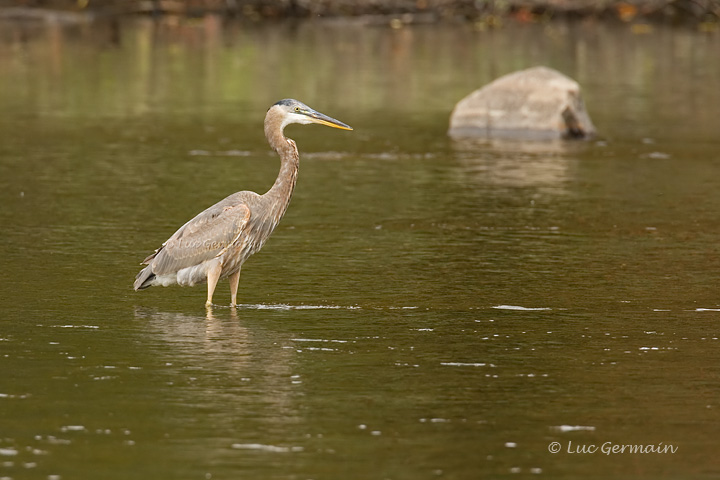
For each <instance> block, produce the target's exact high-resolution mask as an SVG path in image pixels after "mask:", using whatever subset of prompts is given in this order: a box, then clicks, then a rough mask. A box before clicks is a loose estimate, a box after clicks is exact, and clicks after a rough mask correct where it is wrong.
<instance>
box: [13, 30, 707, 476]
mask: <svg viewBox="0 0 720 480" xmlns="http://www.w3.org/2000/svg"><path fill="white" fill-rule="evenodd" d="M0 36H1V38H2V42H1V43H0V106H1V110H2V111H3V113H4V114H3V115H2V117H1V118H0V139H1V141H0V185H1V186H2V188H0V201H1V205H2V209H0V224H1V225H2V232H3V235H2V237H1V238H2V240H0V256H1V257H0V258H2V268H1V269H0V298H2V299H3V309H2V318H1V320H0V371H2V375H0V477H3V478H13V479H21V478H23V479H24V478H38V479H58V478H62V479H70V478H73V479H82V478H87V479H97V478H104V479H114V478H117V479H125V478H173V479H185V478H187V479H198V478H199V479H208V478H228V479H236V478H255V479H257V478H266V479H336V478H345V479H367V478H378V479H385V478H387V479H422V478H448V479H475V478H481V477H492V478H498V477H525V476H528V477H533V478H535V477H547V478H559V479H571V478H659V477H662V478H683V479H687V478H711V477H715V476H717V475H718V474H720V464H719V463H718V460H717V455H716V450H717V439H716V436H717V430H718V427H719V426H720V414H719V413H718V412H719V409H720V405H718V400H717V399H718V398H719V394H720V388H719V387H718V381H719V380H720V378H719V377H720V370H719V369H718V366H717V365H718V360H720V358H719V357H720V354H718V345H719V344H718V335H719V333H720V332H719V331H718V327H717V325H718V319H719V318H720V317H718V315H720V313H718V312H720V301H719V300H718V293H717V288H716V280H717V279H716V274H715V272H716V271H717V270H718V268H717V267H718V261H719V259H718V248H717V242H716V238H717V237H718V234H720V222H719V221H718V220H717V214H716V212H717V211H718V210H720V193H718V192H720V180H718V179H719V178H720V175H718V171H720V159H719V158H718V155H717V151H718V147H719V146H720V144H719V142H718V135H717V125H718V124H719V122H720V110H719V109H718V105H720V89H719V88H718V84H719V82H720V64H718V62H717V61H716V56H717V52H718V49H719V48H720V36H718V35H716V34H715V35H713V34H709V35H708V34H698V33H694V32H691V31H687V30H682V29H671V28H662V27H655V28H654V29H653V30H652V31H651V32H649V33H648V34H645V35H636V34H633V33H632V31H631V29H630V28H625V27H617V28H611V27H608V26H603V25H595V24H576V25H564V24H549V25H534V26H532V25H531V26H513V25H508V26H506V28H504V29H500V30H494V31H486V32H479V31H475V30H474V29H473V28H472V26H471V25H467V26H466V25H450V26H424V27H417V28H406V29H401V30H399V31H395V30H391V29H385V28H368V27H361V26H358V25H354V24H340V23H337V22H334V23H333V22H325V23H323V22H315V23H309V24H269V25H265V26H245V25H237V24H232V23H225V22H222V21H220V20H218V19H215V18H212V17H209V18H208V19H205V20H194V21H182V22H179V23H173V22H158V23H153V22H151V21H147V20H144V19H135V20H132V21H126V22H122V23H119V24H117V25H114V27H113V28H108V25H102V24H101V25H98V26H83V27H65V28H61V27H59V26H33V25H24V26H18V25H3V27H2V34H1V35H0ZM537 64H544V65H548V66H550V67H553V68H556V69H558V70H560V71H563V72H564V73H566V74H568V75H569V76H571V77H573V78H575V79H576V80H578V81H579V82H580V83H581V85H582V86H583V92H584V96H585V102H586V104H587V106H588V109H589V112H590V115H591V117H592V118H593V121H594V123H595V125H596V126H597V128H598V130H599V132H600V138H598V139H596V140H594V141H591V142H583V143H569V144H568V143H520V144H518V143H507V142H480V141H451V140H450V139H448V138H447V137H446V135H445V131H446V128H447V122H448V118H449V114H450V111H451V110H452V107H453V105H454V103H455V102H456V101H458V100H459V99H460V98H462V97H463V96H465V95H466V94H468V93H470V92H471V91H472V90H474V89H475V88H478V87H480V86H481V85H483V84H484V83H487V82H488V81H490V80H492V79H494V78H496V77H497V76H499V75H502V74H504V73H509V72H511V71H514V70H516V69H520V68H526V67H530V66H534V65H537ZM284 97H295V98H298V99H300V100H302V101H304V102H306V103H308V104H309V105H311V106H313V107H315V108H317V109H318V110H320V111H322V112H324V113H327V114H329V115H331V116H333V117H336V118H338V119H340V120H342V121H344V122H347V123H349V124H350V125H352V126H353V127H354V128H355V130H354V131H353V132H341V131H337V130H331V129H325V128H321V127H316V126H312V127H302V126H292V127H288V129H287V132H286V133H287V134H288V135H289V136H290V137H292V138H294V139H295V140H296V141H297V142H298V145H299V147H300V151H301V171H300V178H299V182H298V187H297V190H296V192H295V195H294V198H293V202H292V204H291V205H290V208H289V210H288V213H287V215H286V217H285V218H284V220H283V221H282V223H281V224H280V226H279V227H278V229H277V230H276V232H275V233H274V235H273V237H272V238H271V239H270V240H269V241H268V243H267V245H266V246H265V248H264V249H263V251H262V252H260V253H259V254H257V255H256V256H255V257H253V258H252V259H251V260H249V261H248V263H247V264H246V266H245V267H244V269H243V274H242V278H241V285H240V301H241V302H242V306H241V307H240V308H237V309H231V308H229V307H225V306H223V305H224V304H225V303H226V302H229V291H228V287H227V283H224V282H223V283H221V284H220V285H219V287H218V290H217V291H216V297H215V300H216V301H217V302H218V305H217V306H215V307H213V308H211V309H209V310H206V309H205V307H204V305H203V302H204V299H205V291H204V288H203V287H196V288H192V289H189V288H178V287H176V288H167V289H162V288H153V289H150V290H147V291H143V292H133V291H132V289H131V285H132V281H133V278H134V275H135V274H136V273H137V271H138V269H139V265H138V264H139V262H140V260H142V258H144V257H145V256H146V255H147V254H148V253H150V252H152V251H153V250H154V249H155V248H157V247H158V246H159V245H160V244H161V243H162V241H164V240H165V239H166V238H167V237H168V236H169V235H170V234H172V232H173V231H174V230H175V229H176V228H177V227H179V226H180V225H182V224H183V223H184V222H185V221H186V220H188V219H189V218H190V217H192V216H193V215H195V214H196V213H198V212H199V211H201V210H202V209H204V208H205V207H207V206H209V205H211V204H213V203H214V202H216V201H218V200H220V199H221V198H223V197H224V196H226V195H228V194H230V193H232V192H235V191H238V190H244V189H250V190H255V191H258V192H264V191H265V190H267V189H268V188H269V187H270V185H272V182H273V180H274V178H275V175H276V174H277V169H278V165H279V163H278V160H277V159H276V158H275V157H274V156H273V155H272V154H271V152H269V151H268V150H269V149H268V147H267V145H266V143H265V140H264V138H263V136H262V123H261V122H262V118H263V115H264V113H265V111H266V109H267V108H268V106H269V105H270V104H272V103H273V102H275V101H276V100H278V99H280V98H284ZM552 442H559V444H560V447H561V450H560V452H558V453H555V454H553V453H550V451H549V447H550V445H551V444H552ZM626 444H628V445H660V444H662V445H673V446H674V447H675V448H676V450H675V453H661V454H657V453H645V454H642V453H634V454H631V453H623V454H611V455H606V454H604V453H603V451H600V452H599V453H598V452H595V453H579V450H578V447H580V448H590V447H591V446H593V445H595V446H597V447H598V448H600V447H601V446H602V445H610V446H612V445H626Z"/></svg>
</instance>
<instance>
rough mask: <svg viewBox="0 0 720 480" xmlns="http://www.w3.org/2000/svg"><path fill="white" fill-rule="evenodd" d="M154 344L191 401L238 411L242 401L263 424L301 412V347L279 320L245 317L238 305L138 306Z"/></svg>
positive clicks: (165, 371) (138, 314)
mask: <svg viewBox="0 0 720 480" xmlns="http://www.w3.org/2000/svg"><path fill="white" fill-rule="evenodd" d="M135 318H136V320H139V321H142V322H144V324H145V325H146V328H147V331H148V332H147V335H148V336H154V341H151V342H150V344H149V348H152V349H154V350H155V354H156V355H157V356H158V357H159V360H160V361H159V362H158V364H159V365H161V366H164V367H165V366H167V367H166V368H163V375H167V374H168V369H169V370H170V371H169V373H170V374H171V376H172V377H173V378H172V380H171V381H172V382H173V383H174V385H176V386H181V385H184V386H186V387H187V388H181V389H178V390H177V391H176V392H175V393H176V394H177V395H180V396H182V398H181V399H179V400H181V401H182V402H183V403H185V404H189V405H197V406H199V407H200V406H202V407H213V408H218V409H221V410H224V409H227V408H231V407H232V410H233V411H235V410H236V409H237V408H238V406H241V408H242V409H244V411H245V412H246V413H244V414H243V416H245V415H249V414H250V413H252V412H254V413H253V415H254V416H255V417H254V418H256V419H257V418H262V419H264V420H263V428H267V427H270V426H272V425H274V424H276V423H280V422H287V421H288V420H289V419H290V420H292V419H293V418H296V417H297V415H298V411H297V410H298V409H297V406H296V402H295V398H296V397H298V396H302V395H303V388H304V385H303V384H302V382H301V381H299V377H298V375H295V374H294V369H295V368H296V364H297V363H298V359H297V358H296V357H297V352H296V350H295V349H293V348H289V347H290V345H291V344H292V341H291V335H290V334H289V333H287V332H279V331H278V329H276V328H273V327H272V325H273V322H267V321H266V320H265V319H263V321H262V322H256V321H255V319H254V318H249V319H243V318H242V314H241V315H238V311H237V310H236V309H235V308H232V307H212V306H211V307H207V309H206V311H205V315H192V314H188V313H183V312H161V311H158V310H154V309H148V308H140V307H137V308H136V309H135Z"/></svg>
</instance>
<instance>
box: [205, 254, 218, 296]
mask: <svg viewBox="0 0 720 480" xmlns="http://www.w3.org/2000/svg"><path fill="white" fill-rule="evenodd" d="M220 272H222V265H220V263H216V264H215V265H213V266H212V267H210V268H209V269H208V272H207V285H208V297H207V302H205V305H212V297H213V293H214V292H215V287H216V286H217V282H218V280H219V279H220Z"/></svg>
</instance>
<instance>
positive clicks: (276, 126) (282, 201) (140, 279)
mask: <svg viewBox="0 0 720 480" xmlns="http://www.w3.org/2000/svg"><path fill="white" fill-rule="evenodd" d="M292 123H300V124H308V123H318V124H320V125H327V126H329V127H334V128H341V129H343V130H352V128H351V127H350V126H348V125H345V124H344V123H342V122H340V121H338V120H335V119H334V118H330V117H328V116H327V115H324V114H322V113H320V112H317V111H315V110H313V109H312V108H310V107H308V106H307V105H305V104H304V103H301V102H298V101H297V100H292V99H285V100H280V101H279V102H277V103H276V104H275V105H273V106H272V107H270V109H269V110H268V112H267V115H266V116H265V136H266V137H267V140H268V142H269V143H270V146H271V147H272V149H273V150H275V151H276V152H277V154H278V155H279V156H280V173H279V174H278V177H277V179H276V180H275V184H274V185H273V186H272V188H270V190H268V191H267V193H265V194H264V195H258V194H257V193H255V192H248V191H243V192H238V193H234V194H232V195H230V196H229V197H227V198H226V199H224V200H221V201H220V202H218V203H216V204H215V205H213V206H212V207H210V208H208V209H207V210H205V211H203V212H201V213H200V214H198V215H197V216H196V217H195V218H193V219H192V220H190V221H189V222H187V223H186V224H185V225H183V226H182V227H180V229H179V230H178V231H177V232H175V233H174V234H173V235H172V236H171V237H170V238H169V239H168V240H167V241H166V242H165V243H163V244H162V246H161V247H160V248H158V249H157V250H155V253H153V254H152V255H150V256H148V257H147V258H146V259H145V260H144V261H143V265H147V267H145V268H143V269H142V270H141V271H140V273H138V274H137V277H135V284H134V288H135V290H142V289H144V288H147V287H151V286H156V285H162V286H168V285H172V284H175V283H177V284H179V285H189V286H192V285H195V284H197V283H203V282H207V286H208V290H207V292H208V295H207V302H206V304H207V305H211V304H212V297H213V292H214V291H215V286H216V285H217V282H218V280H219V279H221V278H225V277H230V299H231V305H236V304H237V291H238V284H239V282H240V268H241V267H242V265H243V263H244V262H245V260H247V259H248V257H250V255H252V254H253V253H255V252H257V251H258V250H260V249H261V248H262V246H263V245H264V244H265V241H266V240H267V239H268V237H269V236H270V234H271V233H272V232H273V230H274V229H275V227H276V226H277V224H278V222H280V219H281V218H282V217H283V215H284V214H285V211H286V210H287V207H288V205H289V204H290V198H291V197H292V193H293V190H294V189H295V182H296V181H297V173H298V167H299V165H300V157H299V154H298V149H297V146H296V145H295V142H294V141H292V140H290V139H289V138H286V137H285V135H284V134H283V130H284V128H285V127H286V126H287V125H290V124H292Z"/></svg>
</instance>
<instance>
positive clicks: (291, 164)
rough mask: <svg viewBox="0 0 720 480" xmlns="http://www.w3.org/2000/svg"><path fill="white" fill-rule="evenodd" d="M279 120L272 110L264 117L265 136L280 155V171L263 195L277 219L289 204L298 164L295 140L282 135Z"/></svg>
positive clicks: (280, 120)
mask: <svg viewBox="0 0 720 480" xmlns="http://www.w3.org/2000/svg"><path fill="white" fill-rule="evenodd" d="M281 122H282V119H281V118H279V116H275V115H273V114H272V111H271V112H268V115H267V117H266V118H265V136H266V137H267V140H268V143H270V146H271V147H272V149H273V150H275V151H276V152H277V154H278V155H279V156H280V173H278V176H277V179H275V183H274V184H273V186H272V188H270V190H268V191H267V193H265V195H263V197H264V198H267V199H268V200H269V201H270V208H271V209H272V211H273V213H274V214H275V216H276V218H277V221H279V220H280V218H281V217H282V216H283V215H284V214H285V210H287V207H288V205H289V204H290V198H291V197H292V193H293V190H294V189H295V183H296V182H297V173H298V168H299V166H300V156H299V154H298V150H297V147H296V146H295V142H293V141H292V140H290V139H289V138H286V137H285V135H283V132H282V123H281Z"/></svg>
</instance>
